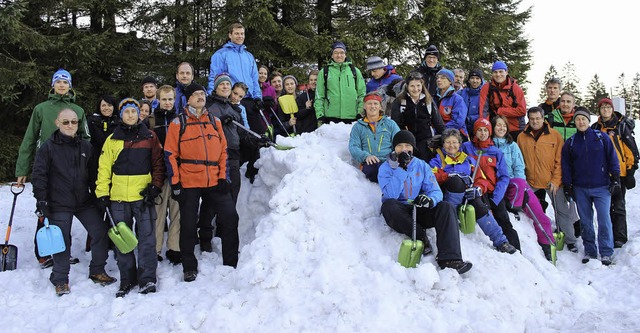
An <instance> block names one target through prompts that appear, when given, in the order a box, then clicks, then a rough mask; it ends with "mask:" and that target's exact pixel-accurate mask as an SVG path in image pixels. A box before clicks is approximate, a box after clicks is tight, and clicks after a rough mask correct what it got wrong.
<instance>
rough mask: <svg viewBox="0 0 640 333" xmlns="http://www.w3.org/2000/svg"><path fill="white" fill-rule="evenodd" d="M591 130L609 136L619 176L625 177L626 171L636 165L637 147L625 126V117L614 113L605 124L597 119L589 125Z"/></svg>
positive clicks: (599, 118)
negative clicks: (618, 166) (617, 164)
mask: <svg viewBox="0 0 640 333" xmlns="http://www.w3.org/2000/svg"><path fill="white" fill-rule="evenodd" d="M591 128H593V129H595V130H600V131H602V132H603V133H607V134H608V135H609V137H610V138H611V142H613V147H614V148H615V150H616V155H617V156H618V162H619V163H620V176H621V177H626V176H627V170H629V169H631V168H632V167H633V166H634V165H637V164H638V160H637V155H638V147H637V145H636V140H635V139H634V138H633V134H632V131H631V129H630V128H629V127H628V126H627V125H626V117H625V116H623V115H622V114H621V113H620V112H617V111H616V112H614V113H613V115H612V117H611V119H609V121H606V122H605V121H603V120H602V117H598V121H597V122H595V123H594V124H593V125H591ZM634 149H635V153H634Z"/></svg>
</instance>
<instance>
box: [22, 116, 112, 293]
mask: <svg viewBox="0 0 640 333" xmlns="http://www.w3.org/2000/svg"><path fill="white" fill-rule="evenodd" d="M54 123H55V125H56V126H57V127H58V130H56V131H55V132H53V134H52V135H51V137H50V138H49V139H48V140H47V141H45V142H44V143H43V144H42V147H40V149H38V152H37V153H36V156H35V161H34V163H33V174H32V177H33V179H32V184H33V196H34V197H35V198H36V213H37V214H38V215H41V216H44V217H46V218H48V219H49V223H50V224H51V225H56V226H58V227H60V230H61V231H62V235H63V237H64V243H65V246H66V248H65V250H64V251H63V252H60V253H56V254H54V255H53V269H52V270H51V275H50V277H49V280H50V281H51V283H52V284H53V285H54V286H55V288H56V294H57V295H58V296H62V295H65V294H68V293H69V291H70V290H69V270H70V263H69V257H70V251H69V248H70V245H71V243H70V241H71V220H72V219H73V217H74V216H75V217H76V218H78V220H79V221H80V223H82V225H83V226H84V227H85V229H86V230H87V233H88V234H89V236H90V237H91V263H90V264H89V279H91V280H92V281H93V282H95V283H99V284H101V285H103V286H106V285H109V284H112V283H114V282H116V281H117V280H116V279H114V278H112V277H111V276H109V275H107V273H106V272H105V269H104V267H105V265H106V263H107V257H108V253H107V251H108V244H109V239H108V237H107V228H108V225H107V224H105V223H104V221H103V220H102V217H101V216H100V213H99V212H98V209H97V208H96V207H95V206H94V205H93V201H94V200H93V198H92V196H91V193H90V192H89V174H88V164H89V158H90V156H91V144H90V143H89V141H87V140H83V139H82V137H81V136H80V135H78V127H79V125H80V121H79V120H78V115H77V113H76V111H74V110H71V109H63V110H62V111H60V113H59V114H58V117H57V119H56V120H55V122H54Z"/></svg>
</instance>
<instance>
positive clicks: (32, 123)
mask: <svg viewBox="0 0 640 333" xmlns="http://www.w3.org/2000/svg"><path fill="white" fill-rule="evenodd" d="M71 83H72V81H71V74H70V73H69V72H67V71H66V70H64V69H62V68H61V69H59V70H58V71H57V72H55V74H53V77H52V78H51V90H50V91H49V98H48V99H47V100H46V101H44V102H42V103H40V104H38V105H36V107H35V108H34V109H33V113H32V114H31V120H29V126H28V127H27V131H26V132H25V134H24V138H23V139H22V144H21V145H20V150H19V152H18V160H17V161H16V177H18V180H17V181H16V182H17V183H18V184H24V183H25V182H26V181H27V176H28V175H29V174H30V173H31V166H32V164H33V159H34V156H35V155H36V150H37V149H38V148H40V145H41V144H42V143H44V142H45V141H47V140H48V139H49V137H51V135H52V134H53V132H55V131H56V130H57V129H58V128H57V126H56V123H55V121H56V119H57V118H58V114H59V113H60V111H62V110H64V109H71V110H73V111H74V112H75V113H76V115H78V119H79V120H80V124H79V125H78V135H80V136H81V137H82V138H83V139H89V127H88V125H87V118H86V116H85V113H84V110H83V109H82V108H81V107H80V106H78V105H76V104H75V100H76V96H75V93H74V92H73V91H71V88H72V85H71ZM40 227H41V226H40V224H39V225H38V229H40ZM36 246H37V245H36ZM36 258H37V259H38V261H39V262H40V264H41V266H42V268H46V267H50V266H51V265H53V262H52V261H51V257H46V258H40V256H38V251H37V248H36ZM71 260H72V263H74V264H75V263H76V262H77V261H76V260H77V259H75V258H72V259H71Z"/></svg>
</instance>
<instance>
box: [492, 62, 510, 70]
mask: <svg viewBox="0 0 640 333" xmlns="http://www.w3.org/2000/svg"><path fill="white" fill-rule="evenodd" d="M499 69H504V70H505V71H507V70H508V69H507V64H505V63H504V61H496V62H494V63H493V67H491V71H492V72H495V71H497V70H499Z"/></svg>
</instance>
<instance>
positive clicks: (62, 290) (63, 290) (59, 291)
mask: <svg viewBox="0 0 640 333" xmlns="http://www.w3.org/2000/svg"><path fill="white" fill-rule="evenodd" d="M70 292H71V290H69V284H68V283H62V284H59V285H57V286H56V295H58V296H62V295H66V294H68V293H70Z"/></svg>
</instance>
